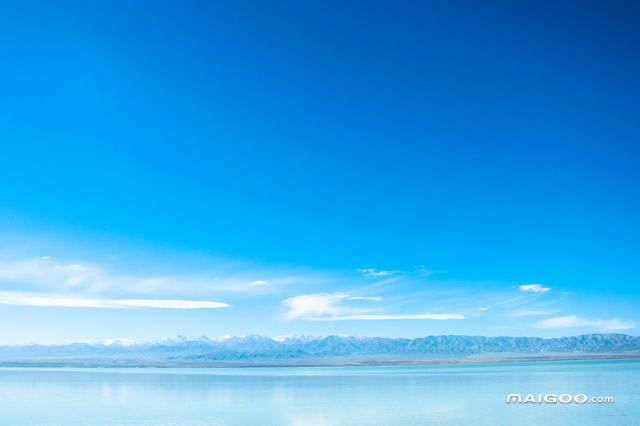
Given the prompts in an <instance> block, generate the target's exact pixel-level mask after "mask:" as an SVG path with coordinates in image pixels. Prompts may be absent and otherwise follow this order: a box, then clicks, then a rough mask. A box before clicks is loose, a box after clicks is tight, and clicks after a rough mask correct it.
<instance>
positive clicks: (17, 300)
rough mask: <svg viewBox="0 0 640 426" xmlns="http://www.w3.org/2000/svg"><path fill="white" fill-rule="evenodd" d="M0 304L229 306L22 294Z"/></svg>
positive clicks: (1, 297)
mask: <svg viewBox="0 0 640 426" xmlns="http://www.w3.org/2000/svg"><path fill="white" fill-rule="evenodd" d="M0 304H2V305H18V306H41V307H65V308H102V309H123V308H163V309H216V308H225V307H227V306H229V305H227V304H226V303H221V302H210V301H205V300H170V299H167V300H165V299H85V298H76V297H62V296H60V297H58V296H35V295H32V294H24V293H11V292H3V293H0Z"/></svg>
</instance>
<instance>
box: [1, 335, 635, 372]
mask: <svg viewBox="0 0 640 426" xmlns="http://www.w3.org/2000/svg"><path fill="white" fill-rule="evenodd" d="M636 356H638V357H640V337H638V336H629V335H624V334H587V335H581V336H571V337H562V338H554V339H543V338H538V337H484V336H427V337H421V338H415V339H404V338H384V337H354V336H335V335H329V336H320V337H317V336H297V337H296V336H288V337H274V338H271V337H266V336H262V335H251V336H245V337H220V338H208V337H204V336H203V337H200V338H188V337H182V336H178V337H173V338H166V339H159V340H154V341H149V342H144V343H133V342H130V341H128V340H123V339H112V340H105V341H98V342H89V343H72V344H67V345H39V344H27V345H12V346H0V365H3V366H87V367H93V366H163V367H172V366H175V367H191V366H193V367H217V366H259V365H265V366H274V365H283V366H285V365H353V364H393V363H427V362H465V361H474V360H475V361H482V360H485V361H486V360H529V359H568V358H598V357H636Z"/></svg>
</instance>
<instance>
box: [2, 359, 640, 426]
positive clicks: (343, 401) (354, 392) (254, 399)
mask: <svg viewBox="0 0 640 426" xmlns="http://www.w3.org/2000/svg"><path fill="white" fill-rule="evenodd" d="M510 393H520V394H522V396H523V398H524V397H525V396H526V395H527V394H534V395H535V397H536V398H537V397H538V396H537V395H538V394H543V395H544V394H548V393H554V394H557V395H558V396H559V395H560V394H564V393H568V394H571V395H575V394H579V393H582V394H586V395H587V396H588V397H592V396H612V397H614V402H613V403H606V404H597V403H591V402H587V403H585V404H576V403H570V404H560V403H557V404H544V403H529V404H507V403H506V399H507V395H508V394H510ZM0 424H7V425H19V424H41V425H50V424H100V425H101V424H110V425H111V424H192V425H199V424H212V425H217V424H220V425H424V424H470V425H501V424H504V425H535V424H539V425H573V424H575V425H625V424H626V425H639V424H640V360H611V361H609V360H607V361H559V362H531V363H498V364H464V365H429V366H384V367H309V368H298V367H290V368H217V369H115V368H114V369H95V368H94V369H72V368H0Z"/></svg>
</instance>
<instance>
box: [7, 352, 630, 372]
mask: <svg viewBox="0 0 640 426" xmlns="http://www.w3.org/2000/svg"><path fill="white" fill-rule="evenodd" d="M636 359H640V354H624V355H615V354H605V355H588V356H576V355H574V356H566V357H562V356H548V357H523V358H513V357H511V358H501V359H497V358H492V359H431V360H393V361H384V360H377V361H376V360H366V361H345V362H338V361H336V362H334V363H331V362H309V363H300V362H298V363H237V362H236V363H233V362H227V363H225V362H212V363H171V362H167V363H164V362H155V363H154V362H149V363H145V362H136V361H134V360H129V361H128V362H127V361H124V360H123V361H115V362H105V361H88V360H87V361H80V360H69V361H63V360H55V361H54V360H50V361H36V360H33V361H19V360H7V361H0V368H1V369H11V368H34V369H37V368H43V369H55V368H61V369H62V368H86V369H116V368H122V369H147V368H148V369H153V368H155V369H170V368H174V369H208V368H221V369H222V368H309V367H314V368H321V367H391V366H412V365H413V366H419V365H474V364H504V363H536V362H538V363H540V362H563V361H607V360H611V361H613V360H636Z"/></svg>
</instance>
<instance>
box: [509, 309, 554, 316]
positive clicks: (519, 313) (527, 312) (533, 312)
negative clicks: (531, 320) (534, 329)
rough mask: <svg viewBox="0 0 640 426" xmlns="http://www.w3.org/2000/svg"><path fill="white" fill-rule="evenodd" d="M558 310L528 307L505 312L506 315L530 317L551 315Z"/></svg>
mask: <svg viewBox="0 0 640 426" xmlns="http://www.w3.org/2000/svg"><path fill="white" fill-rule="evenodd" d="M556 312H558V311H549V310H529V309H520V310H519V311H515V312H510V313H508V314H506V315H505V316H507V317H532V316H536V315H551V314H553V313H556Z"/></svg>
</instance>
